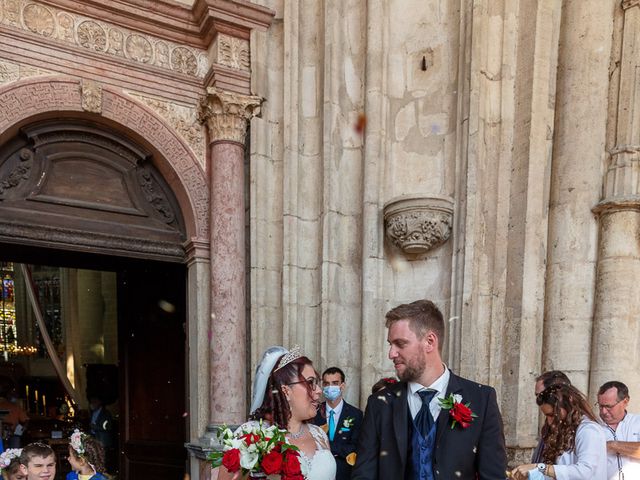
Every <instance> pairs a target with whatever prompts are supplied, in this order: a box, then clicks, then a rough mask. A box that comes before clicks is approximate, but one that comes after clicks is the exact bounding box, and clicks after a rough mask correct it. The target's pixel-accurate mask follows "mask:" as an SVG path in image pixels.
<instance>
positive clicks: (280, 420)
mask: <svg viewBox="0 0 640 480" xmlns="http://www.w3.org/2000/svg"><path fill="white" fill-rule="evenodd" d="M279 361H280V360H278V362H279ZM276 365H277V363H276ZM307 365H311V366H313V363H312V362H311V360H309V359H308V358H307V357H299V358H297V359H295V360H293V361H292V362H290V363H288V364H287V365H285V366H284V367H282V368H280V369H278V370H274V371H272V372H271V375H269V380H268V382H267V388H266V391H265V394H264V400H263V401H262V405H261V406H260V408H258V409H257V410H256V411H255V412H253V414H252V415H251V417H250V418H251V420H261V419H265V420H267V421H269V422H270V423H272V424H275V425H277V426H278V428H282V429H286V428H287V424H288V423H289V419H290V418H291V406H290V405H289V402H288V401H287V397H286V396H285V394H284V392H283V391H282V386H283V385H290V384H291V383H295V382H300V383H302V385H304V386H305V387H306V388H307V390H308V393H309V398H311V397H312V391H311V388H310V387H309V386H308V385H307V383H306V382H307V379H306V378H304V377H303V376H302V370H303V369H304V367H306V366H307ZM316 375H317V373H316Z"/></svg>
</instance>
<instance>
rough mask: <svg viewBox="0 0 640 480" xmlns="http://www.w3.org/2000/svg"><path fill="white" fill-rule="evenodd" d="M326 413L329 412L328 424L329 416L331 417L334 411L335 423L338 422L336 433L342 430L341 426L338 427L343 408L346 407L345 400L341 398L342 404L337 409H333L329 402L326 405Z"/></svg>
mask: <svg viewBox="0 0 640 480" xmlns="http://www.w3.org/2000/svg"><path fill="white" fill-rule="evenodd" d="M325 405H326V408H327V409H326V412H327V423H328V422H329V416H330V412H331V410H333V411H334V412H335V413H334V414H333V421H334V422H336V431H338V430H340V428H339V425H338V419H339V418H340V414H341V413H342V406H343V405H344V400H343V399H342V398H341V399H340V403H339V404H338V405H336V408H331V406H330V405H329V402H327V403H326V404H325Z"/></svg>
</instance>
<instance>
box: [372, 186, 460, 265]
mask: <svg viewBox="0 0 640 480" xmlns="http://www.w3.org/2000/svg"><path fill="white" fill-rule="evenodd" d="M452 220H453V200H452V199H451V198H449V197H445V196H417V195H403V196H401V197H397V198H394V199H393V200H390V201H389V202H387V203H386V204H385V206H384V225H385V232H386V234H387V237H388V238H389V240H391V242H393V244H394V245H396V246H397V247H398V248H400V249H402V251H404V252H405V253H411V254H415V253H425V252H428V251H429V250H431V249H432V248H433V247H435V246H437V245H440V244H441V243H444V242H446V241H447V240H448V239H449V236H450V235H451V224H452Z"/></svg>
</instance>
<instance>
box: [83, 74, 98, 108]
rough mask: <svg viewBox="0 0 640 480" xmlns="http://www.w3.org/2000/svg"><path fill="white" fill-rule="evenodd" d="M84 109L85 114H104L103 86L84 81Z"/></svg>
mask: <svg viewBox="0 0 640 480" xmlns="http://www.w3.org/2000/svg"><path fill="white" fill-rule="evenodd" d="M80 88H81V89H82V109H83V110H84V111H85V112H93V113H100V112H102V85H100V84H99V83H97V82H92V81H90V80H82V83H81V84H80Z"/></svg>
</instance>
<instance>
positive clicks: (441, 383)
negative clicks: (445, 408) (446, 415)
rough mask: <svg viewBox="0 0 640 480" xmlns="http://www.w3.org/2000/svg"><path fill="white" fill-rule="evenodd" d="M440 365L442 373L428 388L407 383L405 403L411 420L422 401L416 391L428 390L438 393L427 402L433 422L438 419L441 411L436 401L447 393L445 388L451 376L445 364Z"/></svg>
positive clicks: (415, 383) (414, 383)
mask: <svg viewBox="0 0 640 480" xmlns="http://www.w3.org/2000/svg"><path fill="white" fill-rule="evenodd" d="M442 365H443V366H444V373H443V374H442V375H440V376H439V377H438V378H436V380H435V382H433V383H432V384H431V385H429V386H428V387H425V386H424V385H421V384H419V383H417V382H409V383H408V387H409V389H408V391H407V402H408V403H409V411H410V412H411V417H412V418H416V415H417V414H418V412H419V411H420V408H421V407H422V399H421V398H420V395H418V391H420V390H423V389H425V388H428V389H430V390H435V391H436V392H438V393H436V394H435V395H434V396H433V398H432V399H431V402H429V410H431V415H432V416H433V420H437V419H438V415H439V414H440V410H442V409H441V408H440V402H439V401H438V400H439V399H441V398H444V397H445V394H446V393H447V387H448V386H449V377H450V376H451V372H450V371H449V369H448V368H447V366H446V365H445V364H442Z"/></svg>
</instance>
